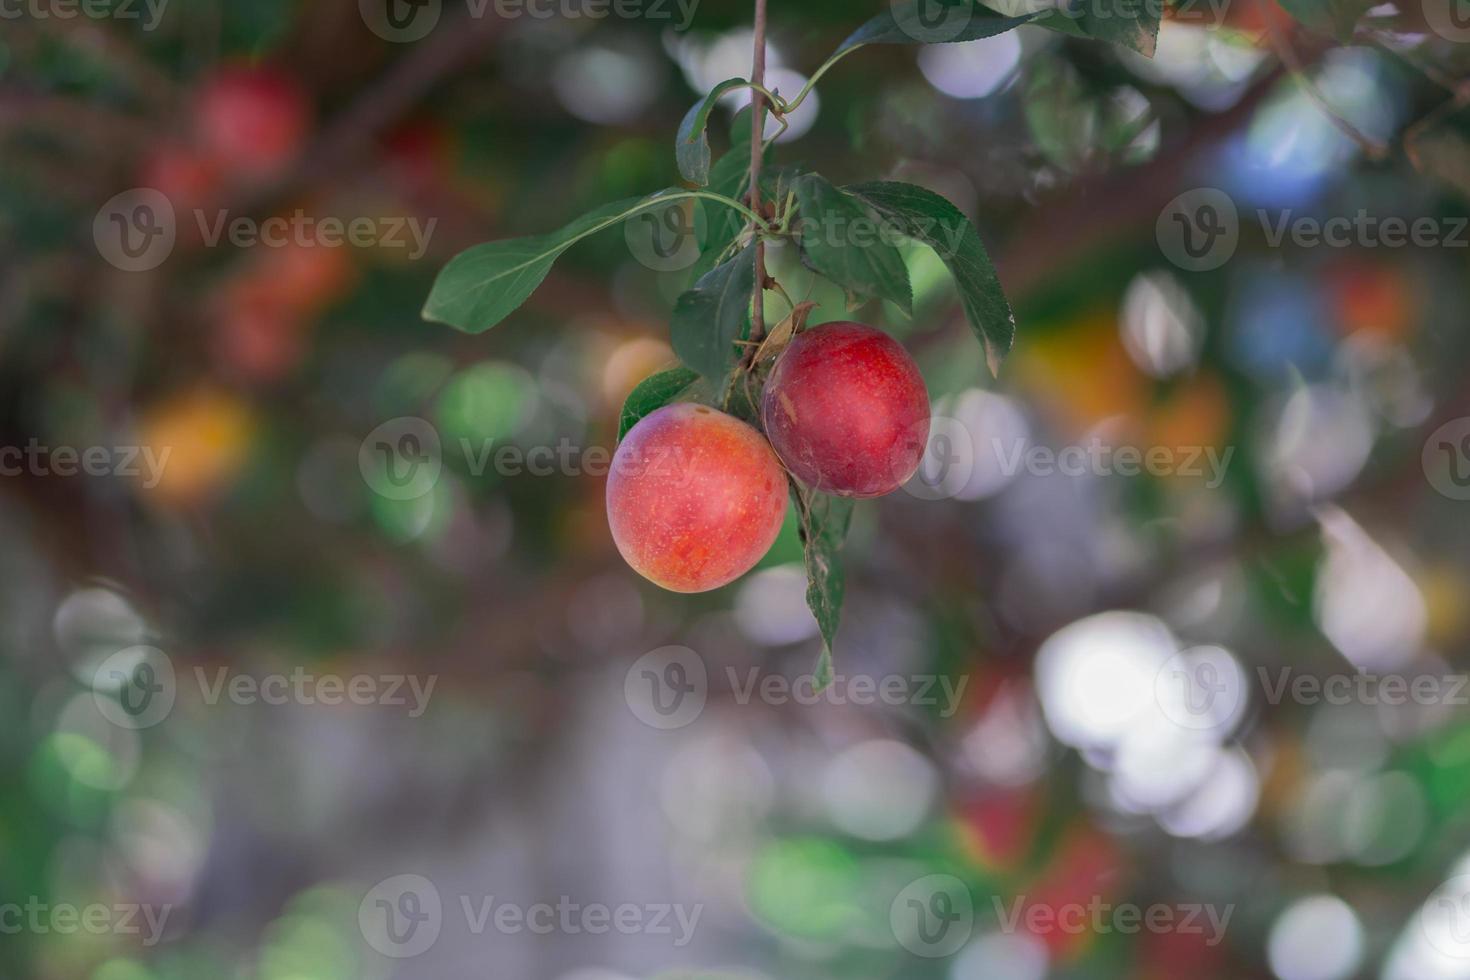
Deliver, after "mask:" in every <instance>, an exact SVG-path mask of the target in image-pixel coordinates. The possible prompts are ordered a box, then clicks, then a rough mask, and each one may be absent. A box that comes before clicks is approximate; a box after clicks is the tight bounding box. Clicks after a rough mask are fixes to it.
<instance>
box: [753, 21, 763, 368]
mask: <svg viewBox="0 0 1470 980" xmlns="http://www.w3.org/2000/svg"><path fill="white" fill-rule="evenodd" d="M750 81H751V84H752V85H755V86H764V85H765V83H766V0H755V53H754V54H753V55H752V59H751V65H750ZM761 91H762V90H761V89H760V88H757V89H756V90H755V91H754V92H752V93H751V100H750V209H751V210H752V211H754V212H755V213H756V214H760V213H761V183H760V180H761V157H762V156H763V155H764V153H765V131H766V127H765V108H766V98H765V96H764V95H762V94H761ZM765 292H766V246H765V242H763V241H762V240H761V239H760V238H757V239H756V241H755V291H754V295H753V296H752V297H751V304H750V339H751V340H756V341H758V340H760V339H762V338H763V337H765V335H766V309H765V306H766V304H765Z"/></svg>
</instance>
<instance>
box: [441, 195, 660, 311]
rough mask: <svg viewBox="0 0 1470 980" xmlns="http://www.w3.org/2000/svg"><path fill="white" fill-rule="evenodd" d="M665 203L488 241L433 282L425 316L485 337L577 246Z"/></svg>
mask: <svg viewBox="0 0 1470 980" xmlns="http://www.w3.org/2000/svg"><path fill="white" fill-rule="evenodd" d="M660 193H664V192H660ZM664 203H665V202H664V201H663V200H662V199H661V198H659V197H657V196H654V197H651V198H648V197H645V198H637V199H627V200H622V201H615V202H613V203H612V204H607V205H604V206H603V207H600V208H598V209H597V210H596V211H592V212H590V213H589V214H584V215H583V216H582V217H580V218H578V219H577V220H576V221H573V222H572V223H571V224H569V225H566V226H565V227H563V228H560V229H558V230H556V231H554V232H552V233H551V234H549V235H535V236H532V237H530V238H511V239H507V240H505V241H499V242H487V243H486V244H484V245H476V246H475V247H474V248H471V249H468V250H467V251H464V252H461V253H460V254H459V255H456V256H455V257H454V258H452V259H450V260H449V264H448V265H446V266H445V267H444V268H443V269H442V270H440V272H439V276H438V278H437V279H435V280H434V287H433V289H431V290H430V291H429V299H428V302H426V303H425V304H424V311H423V317H424V319H425V320H430V321H433V322H436V323H447V324H449V325H450V326H452V327H456V328H458V329H460V330H463V331H465V332H466V333H483V332H484V331H486V330H489V329H490V328H491V327H493V326H495V325H496V324H497V323H499V322H500V321H501V320H504V319H505V318H506V317H507V316H509V315H510V314H511V313H513V312H515V310H516V308H517V307H519V306H520V305H521V304H522V303H524V302H525V301H526V298H527V297H529V296H530V295H531V294H532V293H533V292H535V291H536V287H537V286H539V285H541V281H542V280H543V279H545V278H546V274H547V273H548V272H550V271H551V266H552V264H553V263H554V262H556V260H557V257H558V256H560V255H561V253H562V252H565V251H566V250H567V249H568V248H570V247H571V246H572V244H573V243H575V242H577V241H580V240H581V239H583V238H586V237H587V236H588V235H590V234H592V233H593V232H597V231H601V230H602V229H604V228H608V227H611V226H612V225H615V224H617V223H618V222H620V221H623V220H625V219H627V218H628V217H630V216H632V215H634V214H637V213H638V212H639V211H645V210H648V209H650V208H655V207H660V206H662V205H663V204H664Z"/></svg>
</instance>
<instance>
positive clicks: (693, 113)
mask: <svg viewBox="0 0 1470 980" xmlns="http://www.w3.org/2000/svg"><path fill="white" fill-rule="evenodd" d="M749 84H750V83H749V82H747V81H746V80H745V79H743V78H727V79H725V80H724V81H723V82H721V83H720V84H718V85H716V86H715V87H714V88H712V89H710V91H709V94H708V95H706V96H705V97H704V98H703V99H701V100H700V101H699V102H698V103H696V104H695V105H694V107H693V108H692V109H690V110H689V112H688V113H686V114H685V116H684V120H683V121H682V122H680V123H679V134H678V135H677V136H676V137H675V138H674V159H675V160H676V161H677V162H678V164H679V173H680V174H681V175H682V176H683V177H684V179H685V180H687V181H690V182H692V183H695V184H698V185H700V186H701V187H703V186H704V185H705V184H707V183H709V160H710V154H709V137H707V136H706V135H705V132H704V131H705V127H706V126H707V125H708V124H709V114H710V111H711V110H713V109H714V107H715V103H716V102H718V101H719V100H720V96H722V95H724V94H725V93H726V92H728V91H730V90H731V89H732V88H738V87H739V86H741V85H749Z"/></svg>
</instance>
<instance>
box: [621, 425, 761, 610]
mask: <svg viewBox="0 0 1470 980" xmlns="http://www.w3.org/2000/svg"><path fill="white" fill-rule="evenodd" d="M786 493H787V484H786V473H785V471H784V470H782V469H781V461H780V460H778V459H777V458H776V454H775V453H774V452H773V451H772V450H771V447H770V444H769V443H767V442H766V440H765V439H764V437H762V436H761V434H760V433H759V432H757V431H756V430H755V429H753V428H751V427H750V426H748V425H746V424H745V423H744V422H741V421H739V420H738V419H735V418H733V417H731V416H729V415H726V414H724V413H723V412H718V411H716V410H714V409H712V408H709V407H707V406H704V405H695V404H690V403H680V404H675V405H666V406H664V407H663V408H660V409H658V410H656V411H654V412H650V413H649V414H648V415H646V416H645V417H644V418H643V419H641V420H640V421H639V422H638V424H637V425H635V426H633V428H632V429H630V430H629V431H628V434H627V435H626V436H625V437H624V438H623V441H622V444H621V445H619V446H618V450H617V452H616V453H615V454H614V455H613V460H612V466H611V468H610V470H609V472H608V478H607V522H608V527H609V528H610V529H611V530H612V536H613V542H614V543H615V544H616V545H617V547H618V551H619V552H620V553H621V554H622V556H623V560H625V561H626V562H627V563H628V564H629V565H630V566H631V567H632V568H633V570H634V571H636V572H637V573H638V574H640V575H642V576H643V577H644V578H646V579H648V580H649V581H650V582H653V583H654V584H656V585H659V586H662V587H663V588H665V589H668V590H670V591H671V592H707V591H709V590H710V589H717V588H719V587H720V586H722V585H725V584H727V583H729V582H732V581H734V580H735V579H737V578H739V577H740V576H741V575H744V574H745V573H746V572H748V571H749V570H750V569H751V568H753V567H754V566H755V564H756V562H758V561H760V560H761V558H763V557H764V556H765V554H766V552H767V551H769V550H770V547H771V544H772V543H773V542H774V541H775V540H776V535H777V534H778V533H779V532H780V530H781V523H782V521H783V519H784V518H785V516H786Z"/></svg>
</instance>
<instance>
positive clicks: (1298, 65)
mask: <svg viewBox="0 0 1470 980" xmlns="http://www.w3.org/2000/svg"><path fill="white" fill-rule="evenodd" d="M1266 31H1267V33H1269V34H1270V35H1271V46H1272V47H1274V48H1275V49H1276V54H1277V55H1278V56H1280V58H1281V63H1282V64H1283V65H1285V66H1286V70H1287V71H1288V72H1290V73H1291V77H1292V78H1293V79H1295V80H1296V83H1297V84H1298V85H1300V86H1301V88H1302V92H1303V93H1304V94H1305V95H1306V97H1307V98H1308V99H1309V100H1311V102H1312V104H1313V105H1315V106H1316V107H1317V108H1318V109H1319V110H1321V112H1322V114H1323V115H1324V116H1326V117H1327V118H1328V120H1329V121H1331V123H1332V124H1333V125H1334V126H1336V127H1337V129H1338V131H1339V132H1341V133H1342V134H1343V135H1344V136H1346V137H1347V138H1348V139H1350V140H1352V141H1353V142H1354V143H1356V144H1358V147H1359V148H1360V149H1362V151H1363V154H1364V156H1366V157H1367V158H1368V159H1370V160H1383V159H1386V158H1387V157H1388V154H1389V146H1388V144H1386V143H1380V142H1379V141H1378V140H1375V139H1374V138H1373V137H1371V136H1369V135H1368V134H1367V133H1365V132H1363V131H1362V130H1361V129H1359V128H1358V127H1357V126H1354V125H1353V124H1352V123H1351V122H1349V121H1348V120H1347V119H1346V118H1344V117H1343V116H1342V114H1341V113H1339V112H1338V111H1337V110H1336V109H1335V108H1333V107H1332V104H1331V103H1329V102H1328V101H1327V99H1326V98H1325V97H1324V96H1323V95H1322V92H1321V90H1319V89H1318V88H1317V83H1316V82H1314V81H1312V79H1311V78H1310V77H1309V76H1308V75H1307V73H1306V70H1305V69H1304V68H1303V67H1302V60H1301V59H1300V58H1298V57H1297V54H1296V51H1295V50H1294V49H1293V48H1292V46H1291V42H1290V41H1288V40H1287V39H1286V38H1285V37H1284V36H1283V35H1282V33H1281V27H1280V25H1279V24H1277V22H1276V18H1274V17H1268V18H1266Z"/></svg>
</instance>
